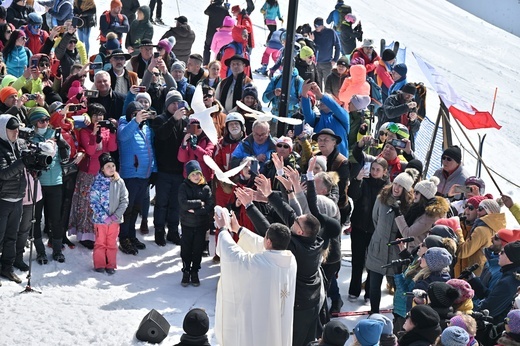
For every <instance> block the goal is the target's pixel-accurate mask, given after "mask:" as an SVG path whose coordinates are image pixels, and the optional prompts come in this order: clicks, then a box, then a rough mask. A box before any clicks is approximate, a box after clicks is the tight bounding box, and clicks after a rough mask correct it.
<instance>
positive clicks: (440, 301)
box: [428, 281, 459, 308]
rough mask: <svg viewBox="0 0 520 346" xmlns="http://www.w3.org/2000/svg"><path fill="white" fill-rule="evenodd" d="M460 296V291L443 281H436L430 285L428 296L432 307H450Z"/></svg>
mask: <svg viewBox="0 0 520 346" xmlns="http://www.w3.org/2000/svg"><path fill="white" fill-rule="evenodd" d="M458 297H459V291H457V289H455V288H454V287H452V286H450V285H448V284H447V283H445V282H442V281H435V282H432V283H431V284H430V286H428V298H430V306H431V307H432V308H449V307H450V306H452V305H453V304H454V303H455V300H457V298H458Z"/></svg>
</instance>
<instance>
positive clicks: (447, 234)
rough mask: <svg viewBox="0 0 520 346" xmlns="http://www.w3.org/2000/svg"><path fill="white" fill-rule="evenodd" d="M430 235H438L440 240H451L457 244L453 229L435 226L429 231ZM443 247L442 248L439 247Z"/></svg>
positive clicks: (457, 238) (457, 239)
mask: <svg viewBox="0 0 520 346" xmlns="http://www.w3.org/2000/svg"><path fill="white" fill-rule="evenodd" d="M430 235H438V236H439V237H441V238H451V239H453V240H454V241H455V243H458V241H459V237H458V236H457V234H455V232H454V231H453V229H452V228H451V227H449V226H446V225H435V226H433V227H432V228H431V229H430ZM441 247H444V246H441Z"/></svg>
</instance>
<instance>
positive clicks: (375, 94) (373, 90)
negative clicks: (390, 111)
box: [367, 77, 383, 114]
mask: <svg viewBox="0 0 520 346" xmlns="http://www.w3.org/2000/svg"><path fill="white" fill-rule="evenodd" d="M367 82H368V84H370V100H371V101H370V106H371V107H370V108H371V109H372V113H373V114H375V113H376V112H377V110H378V109H379V108H380V107H381V106H383V92H382V90H381V87H380V86H379V85H377V83H376V81H375V80H374V78H372V77H367Z"/></svg>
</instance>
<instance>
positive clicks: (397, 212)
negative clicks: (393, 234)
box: [390, 204, 403, 217]
mask: <svg viewBox="0 0 520 346" xmlns="http://www.w3.org/2000/svg"><path fill="white" fill-rule="evenodd" d="M390 208H391V209H392V211H393V212H394V215H395V217H398V216H400V215H403V214H402V213H401V209H399V204H393V205H391V206H390Z"/></svg>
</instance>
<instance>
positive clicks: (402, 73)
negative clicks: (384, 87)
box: [392, 63, 415, 94]
mask: <svg viewBox="0 0 520 346" xmlns="http://www.w3.org/2000/svg"><path fill="white" fill-rule="evenodd" d="M392 70H393V71H395V72H397V73H399V75H400V76H401V77H406V74H407V73H408V67H407V66H406V64H402V63H401V64H397V65H395V66H394V68H393V69H392ZM414 94H415V92H414Z"/></svg>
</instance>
